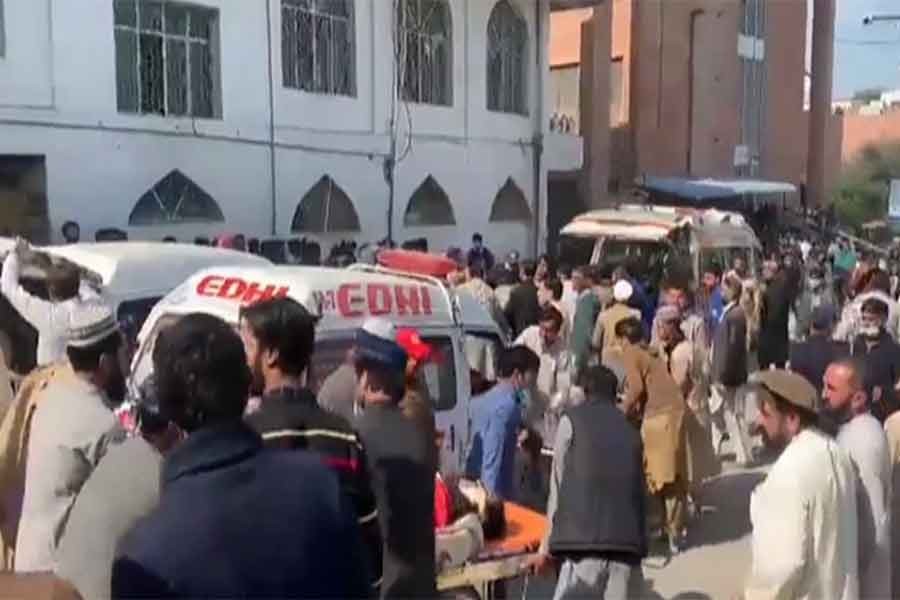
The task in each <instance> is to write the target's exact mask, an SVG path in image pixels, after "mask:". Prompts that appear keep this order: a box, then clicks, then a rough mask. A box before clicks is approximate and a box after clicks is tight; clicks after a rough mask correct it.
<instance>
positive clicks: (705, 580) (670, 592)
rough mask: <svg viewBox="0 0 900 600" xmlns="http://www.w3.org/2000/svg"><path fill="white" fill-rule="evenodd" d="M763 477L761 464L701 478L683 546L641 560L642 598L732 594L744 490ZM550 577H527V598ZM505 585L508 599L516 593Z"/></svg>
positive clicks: (741, 567)
mask: <svg viewBox="0 0 900 600" xmlns="http://www.w3.org/2000/svg"><path fill="white" fill-rule="evenodd" d="M764 476H765V470H764V469H763V468H758V469H750V470H746V469H733V468H727V469H726V472H725V473H724V474H723V475H721V476H719V477H718V478H716V479H713V480H711V481H709V482H708V483H707V485H706V486H705V489H704V497H703V504H704V511H703V516H702V517H701V518H700V519H699V520H698V521H696V522H694V523H692V524H691V528H690V534H689V543H688V548H687V549H686V550H685V551H683V552H682V553H681V554H679V555H677V556H675V557H674V558H672V559H670V558H668V556H667V551H666V547H665V544H664V543H660V544H657V545H654V546H653V547H652V552H651V556H650V557H648V558H647V560H646V561H644V579H645V580H646V590H647V591H646V594H645V597H646V598H647V599H648V600H660V599H665V600H708V599H709V600H730V599H731V598H734V597H735V596H737V595H738V593H739V592H740V591H741V586H742V585H743V582H744V580H745V579H746V576H747V573H748V570H749V568H750V560H751V550H750V511H749V506H750V493H751V491H752V490H753V488H754V487H755V486H756V484H758V483H759V482H760V481H762V479H763V477H764ZM554 586H555V582H554V580H553V579H548V578H534V577H533V578H531V580H530V581H529V582H528V590H527V594H526V595H525V596H524V597H526V598H528V599H539V598H552V596H553V590H554ZM522 597H523V595H522V586H521V584H520V583H519V582H517V585H511V586H510V590H509V594H508V598H510V599H518V598H522Z"/></svg>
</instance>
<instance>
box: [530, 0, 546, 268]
mask: <svg viewBox="0 0 900 600" xmlns="http://www.w3.org/2000/svg"><path fill="white" fill-rule="evenodd" d="M543 3H544V0H535V2H534V62H535V67H536V68H537V78H536V80H535V87H536V89H537V103H536V104H537V105H536V106H535V119H534V120H535V128H534V139H533V140H532V143H531V150H532V156H533V157H534V256H535V258H537V257H538V256H540V254H541V218H542V210H541V185H543V183H544V182H543V178H542V177H541V170H542V168H543V167H542V159H543V153H544V68H543V67H544V54H543V52H542V49H543V48H542V47H543V35H544V28H543V27H542V22H541V19H542V17H543V10H542V6H543Z"/></svg>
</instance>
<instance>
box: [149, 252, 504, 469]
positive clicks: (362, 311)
mask: <svg viewBox="0 0 900 600" xmlns="http://www.w3.org/2000/svg"><path fill="white" fill-rule="evenodd" d="M277 297H290V298H293V299H294V300H296V301H297V302H299V303H301V304H303V305H304V306H305V307H306V308H307V309H308V310H310V311H311V312H313V313H315V314H318V315H319V316H320V317H321V320H320V321H319V325H318V329H317V332H316V348H315V353H314V355H313V362H312V365H311V368H310V372H309V373H308V375H307V383H308V385H309V387H310V388H311V389H312V390H313V391H318V389H319V387H320V386H321V385H322V382H323V381H325V379H326V378H327V377H328V376H329V375H330V374H331V373H333V372H334V371H335V370H336V369H337V368H338V367H340V366H341V365H343V364H345V362H346V360H347V357H348V351H349V350H350V349H351V347H352V345H353V340H354V336H355V332H356V331H357V329H358V328H360V327H361V326H362V324H363V323H364V322H365V321H366V319H368V318H370V317H382V318H385V319H388V320H390V321H391V322H392V323H393V324H395V325H396V326H397V327H410V328H414V329H416V330H417V331H418V332H419V334H420V336H421V337H422V339H423V340H424V341H425V342H426V343H428V344H430V345H431V346H432V347H433V348H434V350H435V352H434V354H435V356H436V359H435V360H434V361H433V362H431V363H429V364H427V365H425V366H424V367H423V369H422V374H421V377H422V380H423V381H422V382H423V384H424V385H425V386H426V388H427V390H428V392H429V396H430V397H431V398H432V399H433V400H434V402H435V407H434V408H435V415H436V421H437V427H438V429H439V430H440V431H442V432H443V433H444V436H443V437H444V447H443V449H442V468H443V469H444V470H446V471H459V470H460V469H461V468H462V467H463V461H464V459H465V447H466V444H467V440H468V430H469V420H468V405H469V398H470V379H469V365H468V363H467V361H466V354H465V347H464V342H465V329H464V327H463V318H464V314H469V315H471V314H472V312H473V311H475V312H477V309H475V307H473V306H471V305H470V304H467V305H466V310H465V313H464V311H463V310H462V309H461V304H460V302H459V299H458V298H457V297H456V296H455V295H454V294H453V293H451V292H450V291H449V290H448V289H447V288H446V287H445V286H443V285H442V284H441V282H440V281H438V280H437V279H434V278H431V277H426V276H419V275H410V274H406V273H398V272H394V271H388V270H385V269H381V268H378V267H371V266H364V265H356V266H354V267H351V268H348V269H330V268H322V267H288V266H272V267H262V268H259V267H223V268H213V269H206V270H203V271H201V272H199V273H196V274H195V275H193V276H192V277H190V278H189V279H188V280H187V281H186V282H185V283H184V284H182V285H180V286H179V287H178V288H176V289H175V290H173V291H172V292H171V293H170V294H168V295H167V296H166V297H165V298H163V299H162V300H160V302H159V303H158V304H157V305H156V306H155V307H154V308H153V310H152V311H151V313H150V316H149V317H148V318H147V320H146V322H145V323H144V326H143V328H142V329H141V332H140V334H139V336H138V340H139V344H140V346H139V350H138V352H137V354H136V356H135V359H134V363H133V365H132V377H133V379H134V383H135V384H139V383H140V382H141V381H143V380H144V379H145V378H146V377H147V376H148V375H149V374H150V373H151V371H152V361H151V357H152V351H153V346H154V343H155V341H156V339H157V337H158V335H159V333H160V331H162V330H163V329H165V328H166V327H168V326H170V325H171V324H173V323H174V322H176V321H177V320H178V319H179V318H180V317H181V316H183V315H186V314H189V313H195V312H201V313H206V314H210V315H214V316H217V317H219V318H221V319H223V320H225V321H226V322H228V323H230V324H231V325H232V326H234V327H237V326H238V320H239V312H240V308H241V306H243V305H246V304H248V303H252V302H256V301H259V300H261V299H265V298H277ZM478 308H481V307H480V306H479V307H478ZM481 310H482V311H483V310H484V309H483V308H481ZM479 320H481V317H479ZM484 325H486V323H483V322H481V323H479V324H478V327H479V328H480V327H481V326H484ZM485 335H489V332H485ZM495 335H496V340H497V343H501V342H500V340H501V339H502V338H501V337H500V332H499V329H498V330H497V331H496V332H495Z"/></svg>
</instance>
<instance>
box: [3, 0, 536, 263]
mask: <svg viewBox="0 0 900 600" xmlns="http://www.w3.org/2000/svg"><path fill="white" fill-rule="evenodd" d="M512 1H513V3H514V4H515V5H516V6H517V8H518V9H519V10H520V13H521V14H522V16H523V17H524V18H525V19H526V20H527V22H528V23H529V31H530V38H531V43H530V47H529V58H528V60H529V63H530V64H531V65H534V56H535V54H534V51H535V49H534V46H533V44H534V32H535V21H534V13H535V8H534V3H535V2H536V1H538V0H512ZM266 2H269V8H270V10H271V29H270V31H269V32H267V31H266V27H267V21H266V19H267V15H266ZM112 4H113V2H112V0H77V1H72V0H5V17H6V19H5V20H6V33H7V40H6V41H7V43H6V57H5V58H0V155H3V154H41V155H44V156H46V166H47V177H48V190H47V191H48V199H49V213H50V215H49V216H50V220H51V229H52V231H53V234H54V235H56V234H57V232H58V230H59V226H60V225H61V224H62V222H64V221H66V220H68V219H74V220H77V221H79V222H80V223H81V225H82V230H83V234H84V235H92V233H93V230H94V229H96V228H100V227H108V226H114V227H120V228H123V229H128V230H129V232H130V234H131V235H132V236H133V237H141V238H149V239H157V238H161V237H163V236H164V235H168V234H174V235H179V236H181V237H183V238H187V237H193V236H194V235H200V234H203V235H209V234H212V233H216V232H220V231H224V230H231V231H243V232H245V233H247V234H248V235H260V236H265V235H268V234H269V233H270V232H269V228H270V221H271V207H272V189H271V187H272V186H271V174H270V167H271V162H270V160H271V150H270V147H269V142H270V139H269V134H270V122H269V115H270V111H269V80H268V65H267V60H268V58H267V57H268V53H267V46H266V44H267V33H269V34H271V36H272V39H273V52H272V58H273V64H272V72H273V75H274V98H273V103H274V107H275V116H274V121H275V139H274V142H275V147H276V151H275V193H276V195H275V197H276V201H275V205H276V209H277V213H276V214H277V219H276V221H277V233H278V234H279V235H288V234H289V229H290V224H291V219H292V218H293V215H294V211H295V210H296V206H297V203H298V202H299V200H300V198H301V197H302V196H303V194H305V193H306V191H307V190H308V189H309V188H310V187H311V186H312V185H314V184H315V183H316V182H317V181H318V180H319V179H320V178H321V177H322V175H324V174H328V175H330V176H331V177H332V178H333V179H334V180H335V181H336V182H337V183H338V184H339V185H340V186H341V187H342V188H343V189H344V190H345V191H346V192H347V193H348V195H349V196H350V197H351V199H353V201H354V203H355V205H356V209H357V212H358V213H359V216H360V222H361V225H362V232H361V233H360V234H359V236H358V238H359V239H360V240H362V241H369V240H375V239H379V238H381V237H383V236H384V235H385V234H386V211H387V198H388V188H387V185H386V183H385V180H384V176H383V167H382V163H383V159H384V157H385V156H386V155H387V153H388V150H389V147H390V136H389V134H388V133H389V122H390V115H391V91H390V90H391V73H392V64H391V60H392V59H391V57H392V55H393V51H392V42H391V24H392V18H393V17H392V13H391V4H392V3H391V2H388V1H387V0H356V42H357V43H356V96H355V97H353V98H347V97H339V96H338V97H336V96H326V95H320V94H311V93H306V92H302V91H299V90H293V89H288V88H284V87H283V86H282V85H281V10H280V1H279V0H242V1H241V2H235V1H234V0H231V1H229V2H226V1H225V0H197V1H196V2H195V4H201V5H206V6H210V7H216V8H218V9H219V18H220V28H219V29H220V47H221V56H220V63H221V82H222V86H221V87H222V102H221V104H222V119H221V120H207V119H197V120H194V119H186V118H162V117H156V116H143V115H130V114H120V113H118V112H117V111H116V86H115V82H116V74H115V44H114V35H113V14H112ZM450 4H451V9H452V16H453V42H454V46H453V47H454V56H453V70H454V80H453V86H454V89H453V105H452V106H449V107H434V106H424V105H409V107H408V108H409V111H410V117H411V123H412V130H411V139H412V147H411V148H410V150H409V153H408V156H407V157H406V158H405V159H404V160H403V161H402V162H401V163H400V164H399V166H398V168H397V173H396V179H395V181H396V190H395V193H396V196H395V197H396V201H395V208H394V225H395V238H396V239H397V240H398V241H402V240H405V239H409V238H412V237H419V236H425V237H428V238H429V241H430V244H431V247H432V248H434V249H443V248H445V247H446V246H448V245H458V246H463V247H467V246H468V244H469V240H470V238H471V234H472V233H473V232H474V231H481V232H482V233H483V234H484V235H485V238H486V240H487V241H488V242H489V243H490V245H491V246H492V247H493V248H495V249H496V250H497V251H506V250H511V249H518V250H520V251H523V252H524V253H525V254H530V253H531V251H532V249H533V241H532V235H531V232H530V228H529V227H524V226H517V225H500V226H498V225H497V224H491V223H488V215H489V214H490V205H491V202H492V200H493V197H494V195H495V194H496V192H497V191H498V190H499V189H500V187H501V186H502V185H503V183H504V182H505V181H506V179H507V178H508V177H512V178H513V179H514V180H515V181H516V182H517V184H518V185H519V187H520V188H521V189H522V190H523V191H524V193H525V195H526V197H527V198H528V201H529V203H531V204H532V206H534V198H533V196H534V187H535V186H534V163H533V154H532V145H531V139H532V137H533V135H534V131H535V127H536V126H538V125H539V124H540V126H541V128H542V130H544V129H545V128H546V123H547V115H546V112H547V111H546V106H547V105H546V103H545V104H544V114H541V115H536V109H537V107H538V105H539V102H538V93H539V92H538V85H539V79H540V78H539V77H538V75H537V73H536V68H535V67H532V68H531V70H530V72H529V76H528V83H529V90H530V92H529V95H530V98H529V103H528V106H529V109H530V113H531V114H530V115H529V116H519V115H505V114H499V113H493V112H490V111H488V110H487V108H486V102H487V99H486V96H487V93H486V71H485V58H486V48H485V43H486V35H487V22H488V18H489V15H490V11H491V9H492V8H493V6H494V2H493V0H450ZM548 10H549V9H548V8H547V7H546V6H544V7H542V11H541V14H542V17H541V18H542V20H543V29H544V31H543V35H542V38H541V40H540V43H541V44H542V45H543V47H544V48H546V40H547V28H548V24H549V13H548ZM544 55H545V57H544V58H545V59H544V61H543V63H544V64H543V68H544V69H545V73H546V69H547V62H546V53H544ZM543 79H544V82H545V83H546V82H547V80H548V77H547V76H546V75H545V76H544V78H543ZM405 108H406V107H401V109H404V110H405ZM400 116H401V119H400V131H399V135H400V139H399V145H400V148H401V150H402V149H403V148H404V147H405V146H406V144H407V139H408V134H409V130H408V128H407V124H406V114H405V112H401V113H400ZM545 164H546V161H545ZM174 168H178V169H180V170H181V171H182V172H184V173H185V174H186V175H187V176H188V177H190V178H192V179H193V180H194V181H195V182H196V183H198V184H199V185H201V186H202V187H203V188H204V189H206V190H207V191H208V192H209V193H210V194H211V195H212V196H213V197H214V198H215V199H216V200H217V201H218V202H219V204H220V206H221V208H222V210H223V212H224V214H225V216H226V219H227V223H226V224H217V225H211V226H205V225H204V226H187V225H185V226H180V227H177V228H169V227H166V228H163V227H136V228H129V227H127V220H128V215H129V213H130V212H131V209H132V208H133V206H134V203H135V202H136V201H137V200H138V198H139V197H140V196H141V195H142V194H143V193H144V192H145V191H147V189H149V188H150V187H151V186H152V185H153V184H154V183H155V182H156V181H158V180H159V179H161V178H162V177H164V176H165V175H166V174H167V173H168V172H169V171H170V170H172V169H174ZM545 170H546V169H544V171H545ZM429 174H431V175H433V176H434V178H435V179H436V180H437V181H438V182H439V183H440V184H441V185H442V186H443V187H444V189H445V190H446V192H447V194H448V196H449V197H450V199H451V202H452V203H453V209H454V213H455V216H456V221H457V226H456V227H454V228H422V227H419V228H410V229H408V228H405V227H404V226H403V214H404V212H405V210H406V204H407V201H408V198H409V196H410V194H411V193H412V191H413V190H415V188H416V187H418V185H419V184H420V183H421V182H422V180H424V178H425V177H426V176H427V175H429ZM545 181H546V179H545V173H543V174H542V182H545ZM545 188H546V186H545V185H542V186H541V189H542V196H543V198H542V199H541V204H542V210H541V213H542V214H545V211H546V209H545V207H546V189H545Z"/></svg>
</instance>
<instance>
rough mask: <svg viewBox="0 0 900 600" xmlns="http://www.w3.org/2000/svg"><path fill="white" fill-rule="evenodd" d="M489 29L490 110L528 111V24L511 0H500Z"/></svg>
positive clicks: (488, 74)
mask: <svg viewBox="0 0 900 600" xmlns="http://www.w3.org/2000/svg"><path fill="white" fill-rule="evenodd" d="M487 33H488V50H487V90H488V97H487V105H488V110H494V111H498V112H506V113H516V114H520V115H525V114H528V80H527V74H528V59H527V50H528V24H527V23H526V22H525V19H523V18H522V17H521V16H520V15H519V13H518V12H517V11H516V9H515V8H513V6H512V4H510V3H509V0H500V1H499V2H497V5H496V6H494V10H493V11H492V12H491V18H490V20H489V21H488V32H487Z"/></svg>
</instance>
